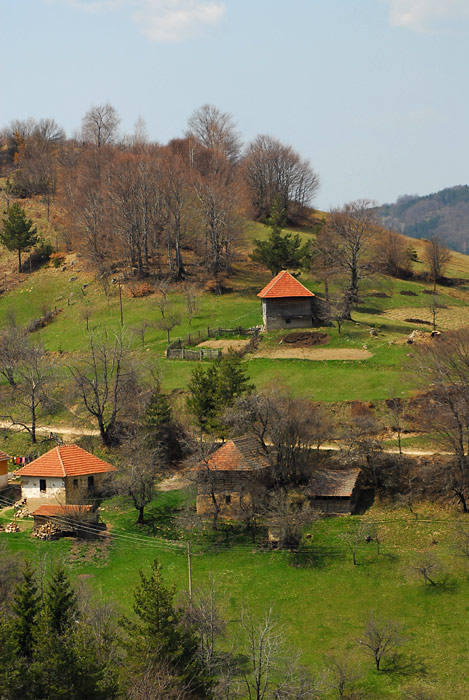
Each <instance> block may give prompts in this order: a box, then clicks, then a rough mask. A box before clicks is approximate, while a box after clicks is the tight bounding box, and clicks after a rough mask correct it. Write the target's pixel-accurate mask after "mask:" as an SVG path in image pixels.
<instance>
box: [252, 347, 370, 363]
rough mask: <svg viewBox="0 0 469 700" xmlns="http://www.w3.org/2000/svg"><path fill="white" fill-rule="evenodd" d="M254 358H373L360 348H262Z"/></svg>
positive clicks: (367, 351)
mask: <svg viewBox="0 0 469 700" xmlns="http://www.w3.org/2000/svg"><path fill="white" fill-rule="evenodd" d="M254 357H267V358H269V359H273V360H276V359H278V360H367V359H369V358H370V357H373V354H372V353H371V352H370V351H369V350H363V349H362V348H301V347H299V348H298V347H297V348H286V347H284V346H282V347H279V348H272V349H270V350H267V349H265V348H263V349H262V350H261V352H256V353H255V355H254Z"/></svg>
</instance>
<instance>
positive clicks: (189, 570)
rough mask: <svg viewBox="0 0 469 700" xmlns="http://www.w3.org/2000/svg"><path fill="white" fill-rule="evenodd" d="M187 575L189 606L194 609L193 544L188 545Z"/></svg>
mask: <svg viewBox="0 0 469 700" xmlns="http://www.w3.org/2000/svg"><path fill="white" fill-rule="evenodd" d="M187 573H188V574H189V605H190V606H191V608H192V562H191V543H190V541H189V542H188V543H187Z"/></svg>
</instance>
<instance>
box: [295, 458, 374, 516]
mask: <svg viewBox="0 0 469 700" xmlns="http://www.w3.org/2000/svg"><path fill="white" fill-rule="evenodd" d="M360 474H361V469H358V468H353V469H318V470H317V471H315V472H314V474H313V476H312V477H311V479H310V482H309V484H308V485H307V487H306V489H305V495H306V496H307V498H308V499H309V501H310V503H311V507H312V508H314V509H316V510H321V511H322V512H323V513H331V514H336V515H338V514H350V513H353V512H354V509H355V507H356V505H357V502H358V498H359V495H360Z"/></svg>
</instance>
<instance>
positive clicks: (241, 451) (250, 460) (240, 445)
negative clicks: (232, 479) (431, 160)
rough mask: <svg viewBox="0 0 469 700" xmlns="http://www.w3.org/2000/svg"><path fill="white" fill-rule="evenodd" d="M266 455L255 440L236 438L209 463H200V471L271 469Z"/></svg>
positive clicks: (221, 448)
mask: <svg viewBox="0 0 469 700" xmlns="http://www.w3.org/2000/svg"><path fill="white" fill-rule="evenodd" d="M269 466H270V465H269V462H268V461H267V459H266V457H265V455H264V454H263V453H262V452H261V448H260V446H259V444H258V443H257V442H256V440H255V439H254V438H251V437H242V438H234V439H233V440H229V441H228V442H226V443H225V444H224V445H223V447H220V449H218V450H217V451H216V452H215V453H214V454H213V455H212V456H211V457H210V458H209V460H208V461H207V463H204V462H200V463H199V465H198V469H199V470H201V471H202V470H203V469H204V468H205V469H212V470H214V471H257V470H258V469H265V468H266V467H269Z"/></svg>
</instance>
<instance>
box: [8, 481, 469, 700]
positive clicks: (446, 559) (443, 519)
mask: <svg viewBox="0 0 469 700" xmlns="http://www.w3.org/2000/svg"><path fill="white" fill-rule="evenodd" d="M180 499H181V496H180V495H179V494H178V493H177V492H170V493H166V494H161V495H160V496H159V497H158V498H157V499H156V500H155V501H154V502H153V503H152V504H151V507H150V508H149V510H148V516H149V518H150V519H151V518H153V522H152V526H151V527H150V526H147V527H145V528H143V530H142V529H139V528H138V527H137V526H136V525H135V524H134V522H135V515H136V511H135V510H133V509H131V508H130V506H126V505H125V504H124V503H123V502H122V501H121V500H117V499H114V500H112V501H109V502H107V503H105V511H103V513H102V515H103V518H104V519H105V520H106V521H108V523H109V524H110V526H111V531H112V533H113V534H115V536H116V537H115V539H113V541H112V544H111V545H110V546H108V547H100V546H98V547H97V546H96V545H95V544H93V543H88V544H86V543H83V544H79V545H77V544H74V543H73V542H72V540H69V539H63V540H59V541H55V542H41V541H38V540H35V539H34V538H32V537H31V536H30V532H29V530H30V524H28V530H26V531H25V532H22V533H19V534H10V535H7V534H2V533H0V542H1V541H4V542H6V544H7V546H8V548H9V549H11V550H12V551H16V552H18V553H21V554H22V555H23V556H27V557H28V558H29V559H31V560H33V561H34V560H35V561H38V560H39V558H41V559H42V560H43V561H46V562H49V563H51V562H52V561H53V560H55V559H57V558H63V559H65V561H66V562H67V564H68V565H69V566H70V568H71V572H72V575H73V577H74V578H76V577H78V576H79V577H86V578H87V580H88V582H90V583H91V584H92V586H93V587H94V588H96V589H97V590H100V591H102V592H103V593H104V595H105V596H108V595H109V596H111V597H113V598H114V599H115V600H116V601H117V603H118V604H119V606H120V607H121V608H122V609H124V610H128V609H130V606H131V602H132V590H133V588H134V586H135V583H136V580H137V574H138V570H139V569H140V568H142V567H146V566H148V565H149V564H150V562H151V561H152V560H153V558H154V557H155V556H156V557H158V559H159V560H160V561H161V563H162V564H163V566H164V570H165V576H166V578H167V580H168V581H171V582H174V583H175V584H176V586H177V589H178V590H179V591H180V592H181V595H183V591H185V590H186V589H187V555H186V547H185V538H182V533H179V532H178V530H177V527H176V526H175V524H174V522H173V521H172V518H173V515H174V509H175V508H176V507H177V505H178V503H179V502H180ZM417 513H418V518H414V517H413V516H411V515H410V514H409V512H408V511H403V510H400V509H391V508H388V507H384V506H382V505H380V504H376V505H375V506H373V507H372V508H371V510H370V511H368V512H367V513H366V515H365V516H362V517H361V519H362V520H366V521H371V522H374V523H377V524H378V527H379V532H380V537H381V540H382V545H381V553H380V554H379V555H378V554H377V552H376V545H375V544H374V543H366V542H365V541H363V542H362V544H361V545H360V547H359V551H358V565H357V566H353V564H352V559H351V555H350V553H349V552H348V550H347V549H346V546H345V544H344V542H343V540H342V539H341V537H340V536H341V534H342V533H343V532H345V531H346V530H347V529H348V528H350V527H353V525H354V523H355V521H356V520H357V519H359V518H358V516H355V517H342V518H328V519H324V520H322V521H320V522H319V523H316V524H315V525H314V526H313V527H312V529H311V532H312V534H313V538H312V539H311V540H306V542H309V544H308V545H307V546H306V548H305V552H304V553H303V554H302V555H295V554H293V553H289V552H280V551H269V550H267V549H263V548H260V547H259V546H258V545H253V544H252V543H251V542H250V541H249V540H248V539H247V538H246V537H245V536H243V535H241V534H239V533H237V532H236V531H235V530H233V528H230V527H225V528H223V529H222V531H221V532H220V533H219V534H218V535H216V536H215V537H214V536H212V535H209V534H203V533H202V534H198V535H193V537H192V550H193V553H194V555H193V560H192V570H193V580H194V586H195V588H196V589H200V588H203V587H204V586H206V585H207V584H208V581H209V579H210V577H212V576H213V577H214V579H215V582H216V586H217V588H218V589H219V592H220V600H221V603H222V605H223V607H224V608H225V611H226V616H227V619H228V620H231V622H230V624H229V625H228V635H227V639H225V640H224V642H223V644H224V645H226V646H227V647H229V645H230V636H233V637H235V636H236V622H235V620H236V619H237V616H238V614H239V609H240V607H241V606H243V605H247V606H249V608H251V609H252V610H253V612H254V614H255V615H256V616H262V614H263V612H265V611H266V609H267V608H268V606H269V605H270V604H272V605H273V607H274V610H275V614H276V616H277V617H278V619H279V621H280V622H281V624H282V626H283V627H284V629H285V633H286V640H287V644H288V646H289V647H291V648H292V649H293V648H296V649H299V650H301V652H302V655H303V661H304V663H306V664H307V665H308V666H309V667H311V668H312V669H316V670H319V669H321V668H322V666H323V663H324V656H325V655H327V654H329V653H335V654H337V655H339V656H340V655H341V654H342V653H345V652H346V651H349V653H350V654H351V656H352V658H354V659H355V661H354V663H356V664H357V665H358V666H359V667H360V669H361V670H362V671H363V673H364V680H363V685H364V687H367V688H368V689H369V690H370V691H371V692H372V693H374V695H373V697H380V698H383V699H384V698H398V697H400V695H399V689H400V688H402V687H404V686H405V685H406V684H408V683H410V682H414V681H416V680H418V679H419V678H423V679H424V680H425V681H430V682H434V683H437V684H438V685H439V686H441V688H442V695H441V697H442V700H462V699H463V698H465V697H467V690H468V688H469V685H468V682H467V678H468V676H469V661H468V656H467V651H468V646H469V640H468V637H467V635H466V631H465V625H466V618H467V611H468V607H467V600H468V595H469V560H467V558H463V557H458V556H456V555H455V549H454V546H453V543H454V537H455V525H456V523H460V522H462V521H463V519H462V517H461V516H460V515H459V514H457V513H456V512H455V511H441V510H438V509H436V508H434V507H430V506H420V507H417ZM7 515H11V512H10V513H8V514H7ZM1 519H2V520H3V521H7V520H8V518H7V517H6V516H5V514H3V515H2V516H1ZM152 532H153V533H155V534H156V536H157V538H158V539H157V538H156V537H152V535H151V533H152ZM163 535H166V536H169V537H170V538H171V540H170V541H169V540H166V541H165V540H164V539H159V538H160V537H162V536H163ZM174 538H176V544H175V545H174V544H171V543H172V542H173V541H174ZM179 538H182V539H179ZM217 540H218V541H217ZM170 542H171V543H170ZM426 550H430V551H431V552H432V553H433V554H434V555H435V556H437V557H438V558H440V560H441V561H442V563H443V565H444V567H445V569H446V574H447V580H446V584H445V585H441V586H438V587H435V588H433V587H431V586H428V585H427V586H424V584H423V582H422V581H421V580H419V579H418V578H417V577H416V575H415V574H414V573H413V570H412V565H413V563H414V562H415V559H416V556H417V555H418V553H419V552H421V551H426ZM371 612H374V613H376V615H379V616H382V617H384V618H386V619H393V620H397V621H399V622H401V623H402V624H403V625H404V627H405V634H406V637H407V638H408V643H407V644H405V645H404V647H403V652H404V654H405V657H406V659H407V660H410V659H411V657H415V660H416V661H418V662H423V667H424V671H423V672H422V674H420V673H417V672H416V670H415V669H416V668H417V666H412V668H413V669H414V670H412V668H411V670H409V671H408V672H406V673H404V672H402V673H379V674H378V673H376V672H375V671H374V670H373V669H372V663H371V662H370V660H369V659H367V658H366V656H364V655H363V653H361V652H360V650H359V649H358V647H357V645H356V643H355V640H356V638H357V637H358V636H359V635H360V633H361V631H362V629H363V626H364V623H365V621H366V619H367V617H368V615H369V614H370V613H371Z"/></svg>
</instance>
